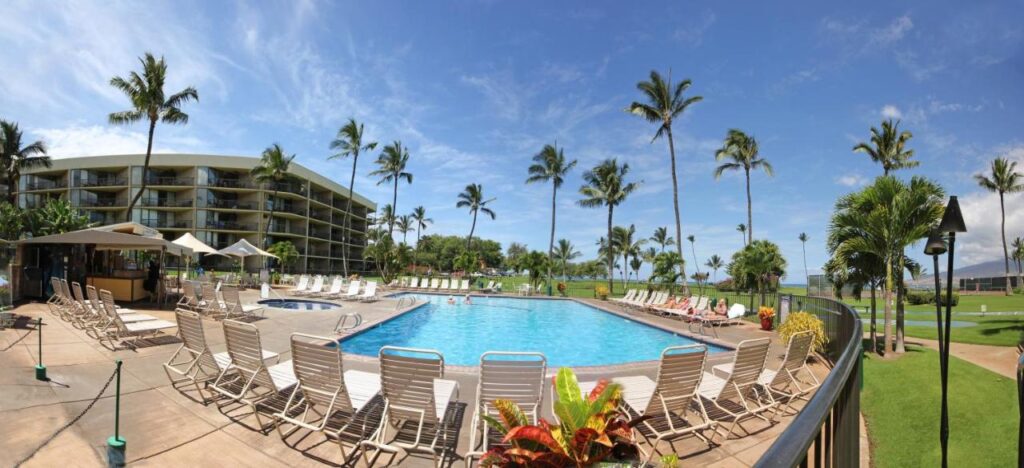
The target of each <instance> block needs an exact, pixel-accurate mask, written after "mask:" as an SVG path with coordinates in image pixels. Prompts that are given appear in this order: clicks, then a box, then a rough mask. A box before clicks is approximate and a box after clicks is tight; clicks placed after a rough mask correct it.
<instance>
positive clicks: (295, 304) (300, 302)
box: [259, 299, 341, 310]
mask: <svg viewBox="0 0 1024 468" xmlns="http://www.w3.org/2000/svg"><path fill="white" fill-rule="evenodd" d="M259 304H262V305H265V306H267V307H273V308H275V309H288V310H331V309H340V308H341V305H339V304H334V303H331V302H323V301H309V300H305V299H264V300H262V301H259Z"/></svg>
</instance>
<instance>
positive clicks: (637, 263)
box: [629, 255, 644, 281]
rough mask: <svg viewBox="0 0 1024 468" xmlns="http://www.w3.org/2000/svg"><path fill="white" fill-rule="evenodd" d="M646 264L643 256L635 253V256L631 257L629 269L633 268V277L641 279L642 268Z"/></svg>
mask: <svg viewBox="0 0 1024 468" xmlns="http://www.w3.org/2000/svg"><path fill="white" fill-rule="evenodd" d="M643 266H644V260H643V257H641V256H639V255H634V256H633V258H630V259H629V269H631V270H633V277H634V278H636V280H637V281H640V268H642V267H643Z"/></svg>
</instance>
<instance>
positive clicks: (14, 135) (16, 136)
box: [0, 120, 53, 206]
mask: <svg viewBox="0 0 1024 468" xmlns="http://www.w3.org/2000/svg"><path fill="white" fill-rule="evenodd" d="M52 165H53V163H52V162H51V161H50V157H49V156H47V155H46V144H44V143H43V142H42V141H35V142H33V143H29V144H28V145H25V146H21V130H20V129H19V128H18V124H17V123H14V122H8V121H6V120H0V170H2V171H3V175H4V177H6V178H7V200H8V201H9V202H10V203H11V205H15V206H17V199H16V197H15V195H14V192H16V191H17V190H18V182H19V180H20V179H21V171H23V170H26V169H35V168H38V167H50V166H52Z"/></svg>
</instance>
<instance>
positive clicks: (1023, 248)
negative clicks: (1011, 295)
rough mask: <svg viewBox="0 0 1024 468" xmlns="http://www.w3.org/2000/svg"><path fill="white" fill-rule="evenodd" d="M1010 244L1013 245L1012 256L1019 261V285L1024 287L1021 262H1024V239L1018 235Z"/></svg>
mask: <svg viewBox="0 0 1024 468" xmlns="http://www.w3.org/2000/svg"><path fill="white" fill-rule="evenodd" d="M1010 246H1011V247H1013V253H1012V254H1011V256H1012V257H1013V259H1014V260H1016V261H1017V287H1018V288H1024V270H1022V269H1021V264H1022V263H1024V239H1021V238H1020V237H1018V238H1016V239H1014V240H1013V242H1012V243H1011V244H1010Z"/></svg>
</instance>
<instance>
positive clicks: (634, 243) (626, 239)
mask: <svg viewBox="0 0 1024 468" xmlns="http://www.w3.org/2000/svg"><path fill="white" fill-rule="evenodd" d="M611 239H612V245H614V246H615V250H616V251H617V252H618V253H619V254H620V255H622V265H623V267H624V268H623V273H624V274H623V279H622V280H623V287H625V286H626V285H629V278H628V277H627V276H626V274H628V273H626V271H625V267H628V266H629V265H630V263H629V259H630V257H633V258H636V257H639V256H640V249H641V248H643V246H644V243H646V242H647V239H636V226H635V225H633V224H630V225H629V227H628V228H627V227H623V226H615V228H614V229H612V237H611Z"/></svg>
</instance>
